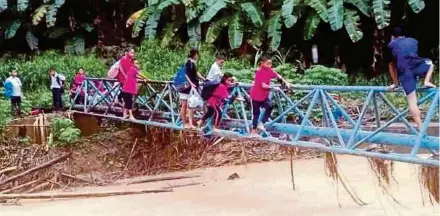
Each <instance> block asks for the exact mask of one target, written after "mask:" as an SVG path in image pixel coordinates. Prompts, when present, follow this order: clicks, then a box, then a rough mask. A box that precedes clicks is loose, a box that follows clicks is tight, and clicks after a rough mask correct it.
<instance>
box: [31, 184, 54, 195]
mask: <svg viewBox="0 0 440 216" xmlns="http://www.w3.org/2000/svg"><path fill="white" fill-rule="evenodd" d="M49 184H51V182H43V183H41V184H39V185H37V186H35V187H33V188H31V189H29V190H27V191H26V193H32V192H34V191H37V190H40V189H43V188H45V187H47V186H48V185H49Z"/></svg>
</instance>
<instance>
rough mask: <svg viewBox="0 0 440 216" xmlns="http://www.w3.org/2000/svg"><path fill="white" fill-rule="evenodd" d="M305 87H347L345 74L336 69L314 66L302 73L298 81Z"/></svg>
mask: <svg viewBox="0 0 440 216" xmlns="http://www.w3.org/2000/svg"><path fill="white" fill-rule="evenodd" d="M300 83H301V84H307V85H347V83H348V81H347V74H346V73H344V72H343V71H342V70H340V69H337V68H328V67H325V66H322V65H315V66H312V67H311V68H309V69H307V70H306V71H305V72H304V76H303V77H302V78H301V80H300Z"/></svg>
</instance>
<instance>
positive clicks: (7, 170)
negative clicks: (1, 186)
mask: <svg viewBox="0 0 440 216" xmlns="http://www.w3.org/2000/svg"><path fill="white" fill-rule="evenodd" d="M17 169H18V166H12V167H7V168H4V169H2V170H0V175H1V174H3V173H7V172H12V171H15V170H17Z"/></svg>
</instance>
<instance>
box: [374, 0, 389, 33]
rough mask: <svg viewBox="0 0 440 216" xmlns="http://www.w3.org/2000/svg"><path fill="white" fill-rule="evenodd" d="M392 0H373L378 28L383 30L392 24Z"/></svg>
mask: <svg viewBox="0 0 440 216" xmlns="http://www.w3.org/2000/svg"><path fill="white" fill-rule="evenodd" d="M389 4H390V0H373V14H374V19H375V20H376V24H377V27H378V28H379V29H383V28H385V27H387V26H388V25H389V24H390V19H391V11H390V10H389Z"/></svg>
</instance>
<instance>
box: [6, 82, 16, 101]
mask: <svg viewBox="0 0 440 216" xmlns="http://www.w3.org/2000/svg"><path fill="white" fill-rule="evenodd" d="M13 93H14V90H13V86H12V82H10V81H7V82H5V90H4V92H3V95H4V96H5V98H6V99H10V98H11V97H12V94H13Z"/></svg>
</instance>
